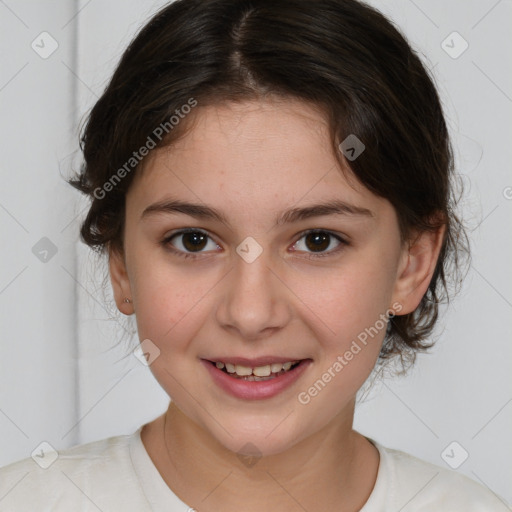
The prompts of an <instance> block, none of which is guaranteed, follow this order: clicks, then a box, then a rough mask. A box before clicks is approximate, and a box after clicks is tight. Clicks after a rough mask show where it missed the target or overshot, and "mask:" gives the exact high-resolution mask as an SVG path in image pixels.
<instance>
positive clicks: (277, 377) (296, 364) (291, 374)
mask: <svg viewBox="0 0 512 512" xmlns="http://www.w3.org/2000/svg"><path fill="white" fill-rule="evenodd" d="M201 362H202V363H203V365H204V366H205V367H206V370H207V371H208V373H209V374H210V377H211V379H212V381H213V383H214V384H216V385H217V386H218V388H220V389H221V390H223V391H224V392H226V393H228V394H229V395H231V396H234V397H236V398H239V399H243V400H262V399H268V398H272V397H274V396H276V395H278V394H280V393H282V392H284V391H285V390H286V389H288V388H291V387H292V386H293V384H294V383H295V382H297V380H298V379H300V377H301V375H302V374H303V373H304V372H305V371H306V370H307V368H308V367H309V366H310V364H312V363H313V360H312V359H293V358H290V359H287V358H276V357H263V358H258V359H252V360H249V359H244V358H229V359H222V357H221V356H219V359H217V358H215V359H213V358H212V359H202V360H201Z"/></svg>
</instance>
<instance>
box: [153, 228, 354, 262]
mask: <svg viewBox="0 0 512 512" xmlns="http://www.w3.org/2000/svg"><path fill="white" fill-rule="evenodd" d="M187 233H201V234H203V235H206V236H207V237H208V238H210V239H211V237H210V235H209V234H208V232H207V231H203V230H202V229H198V228H189V229H182V230H180V231H176V232H175V233H172V234H171V235H169V236H167V237H165V238H164V239H163V240H162V242H161V244H162V246H164V247H165V248H166V249H167V250H170V251H171V252H172V253H173V254H175V255H177V256H179V257H181V258H185V259H187V258H189V259H193V260H194V259H198V258H201V257H202V256H201V254H203V253H201V252H197V253H193V252H184V251H181V250H179V249H175V248H174V247H173V246H172V244H171V243H170V242H171V240H172V239H173V238H175V237H177V236H180V235H185V234H187ZM314 233H323V234H326V235H329V236H331V237H333V238H335V239H336V240H337V241H338V242H340V245H338V247H336V248H335V249H331V250H330V251H328V252H319V253H306V254H308V256H306V259H312V260H315V259H318V258H325V257H327V256H332V255H333V254H336V253H338V252H339V251H341V250H342V249H343V248H344V247H346V246H348V245H350V244H349V242H348V241H347V240H345V239H344V238H342V237H341V236H340V235H338V234H336V233H333V232H332V231H329V230H326V229H309V230H306V231H303V232H302V233H300V234H299V237H298V238H297V241H296V242H294V244H293V245H295V244H296V243H297V242H298V241H299V240H301V239H302V238H304V237H305V236H307V235H309V234H314Z"/></svg>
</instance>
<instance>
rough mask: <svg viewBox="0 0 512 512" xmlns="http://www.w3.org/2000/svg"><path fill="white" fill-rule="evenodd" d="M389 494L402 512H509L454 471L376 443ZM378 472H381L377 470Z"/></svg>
mask: <svg viewBox="0 0 512 512" xmlns="http://www.w3.org/2000/svg"><path fill="white" fill-rule="evenodd" d="M374 444H375V445H376V446H377V448H378V450H379V453H380V455H381V466H382V471H383V472H386V473H387V475H386V479H387V487H388V492H389V493H390V495H392V499H393V500H394V505H395V506H398V508H399V509H400V510H403V512H409V511H411V512H412V511H414V512H427V511H428V512H430V511H432V512H433V511H436V512H443V511H447V512H448V511H449V512H458V511H461V512H462V511H464V512H491V511H492V512H509V511H510V510H511V509H510V508H509V507H508V506H507V505H506V504H505V503H506V502H505V501H504V500H502V499H501V498H500V497H498V496H497V495H495V494H494V493H493V492H492V491H491V490H489V489H488V488H486V487H484V486H482V485H480V484H479V483H477V482H475V481H474V480H472V479H470V478H468V477H467V476H465V475H463V474H461V473H458V472H456V471H453V470H450V469H447V468H443V467H440V466H436V465H434V464H431V463H429V462H426V461H424V460H421V459H419V458H417V457H414V456H413V455H410V454H408V453H405V452H402V451H399V450H394V449H391V448H386V447H383V446H381V445H379V444H378V443H375V442H374ZM379 471H380V469H379Z"/></svg>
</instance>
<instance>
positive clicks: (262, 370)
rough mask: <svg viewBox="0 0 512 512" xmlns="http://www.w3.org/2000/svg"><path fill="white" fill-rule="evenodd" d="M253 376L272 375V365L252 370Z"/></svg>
mask: <svg viewBox="0 0 512 512" xmlns="http://www.w3.org/2000/svg"><path fill="white" fill-rule="evenodd" d="M252 373H253V375H256V377H268V376H269V375H270V365H269V364H267V365H266V366H258V367H257V368H254V369H253V370H252Z"/></svg>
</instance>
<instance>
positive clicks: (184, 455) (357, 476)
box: [141, 403, 379, 512]
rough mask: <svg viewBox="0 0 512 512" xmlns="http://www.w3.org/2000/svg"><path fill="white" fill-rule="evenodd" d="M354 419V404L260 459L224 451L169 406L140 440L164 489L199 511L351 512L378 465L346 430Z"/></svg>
mask: <svg viewBox="0 0 512 512" xmlns="http://www.w3.org/2000/svg"><path fill="white" fill-rule="evenodd" d="M353 412H354V408H353V404H352V406H351V408H350V410H349V411H348V414H347V411H344V413H342V414H340V415H338V416H337V417H336V418H335V419H334V420H333V421H332V422H331V423H330V424H329V425H327V426H326V427H324V428H323V429H322V430H321V431H319V432H317V433H315V434H314V435H312V436H310V437H308V438H307V439H305V440H303V441H301V442H299V443H297V444H295V445H294V446H293V447H292V448H291V449H289V450H287V451H286V452H282V453H280V454H277V455H271V456H266V457H261V458H259V459H258V458H252V459H251V458H248V457H241V456H239V455H237V454H236V453H233V452H232V451H230V450H227V449H226V448H224V447H223V446H222V445H221V444H220V443H219V442H218V441H216V439H214V438H213V437H212V436H211V435H209V433H208V432H206V431H205V430H204V429H203V428H202V427H200V426H199V425H197V424H196V423H194V422H193V421H191V420H190V419H189V418H188V417H187V416H186V415H184V414H183V413H182V412H181V411H180V410H179V409H178V408H177V407H175V406H174V405H173V404H172V403H171V404H170V405H169V409H168V410H167V412H166V413H165V414H164V415H162V416H161V417H159V418H157V419H156V420H155V421H153V422H152V423H150V424H148V425H146V426H145V427H144V429H143V431H142V434H141V437H142V440H143V443H144V445H145V446H146V449H147V451H148V453H149V455H150V457H151V458H152V459H153V462H154V463H155V466H156V467H157V469H158V470H159V472H160V474H161V475H162V478H163V479H164V480H165V482H166V483H167V485H168V486H169V487H170V488H171V489H172V490H173V492H174V493H175V494H176V495H177V496H178V497H179V498H180V499H181V500H182V501H184V502H185V503H187V504H188V505H189V506H191V507H193V508H194V509H196V510H197V511H198V512H209V511H210V510H212V511H213V510H215V511H218V510H223V511H224V510H225V511H235V510H240V509H243V510H244V511H245V512H252V511H253V510H254V511H256V510H261V509H262V508H264V507H265V506H266V507H268V508H269V509H271V510H289V511H290V512H292V511H295V510H297V511H304V510H322V509H324V510H334V509H335V510H340V511H346V512H350V511H357V510H360V508H361V507H362V506H363V505H364V503H365V502H366V500H367V499H368V497H369V495H370V493H371V491H372V489H373V486H374V483H375V480H376V476H377V469H378V461H379V455H378V452H377V449H376V448H375V447H374V446H373V445H372V444H371V443H370V442H369V441H368V440H366V439H365V438H364V437H363V436H361V435H360V434H358V433H357V432H355V431H353V430H352V420H353ZM164 427H165V429H164ZM164 431H165V432H164Z"/></svg>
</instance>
